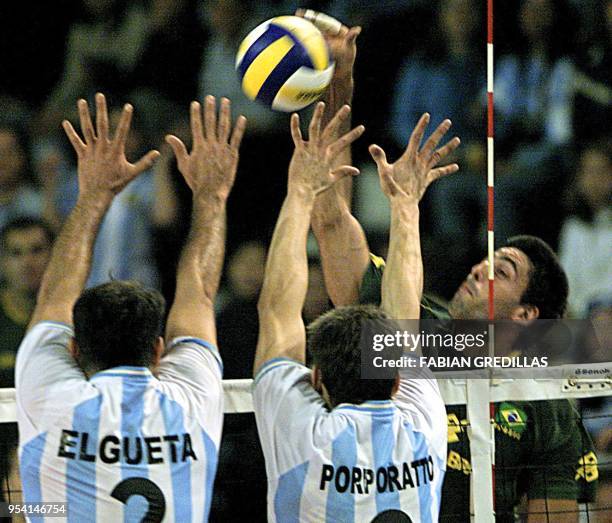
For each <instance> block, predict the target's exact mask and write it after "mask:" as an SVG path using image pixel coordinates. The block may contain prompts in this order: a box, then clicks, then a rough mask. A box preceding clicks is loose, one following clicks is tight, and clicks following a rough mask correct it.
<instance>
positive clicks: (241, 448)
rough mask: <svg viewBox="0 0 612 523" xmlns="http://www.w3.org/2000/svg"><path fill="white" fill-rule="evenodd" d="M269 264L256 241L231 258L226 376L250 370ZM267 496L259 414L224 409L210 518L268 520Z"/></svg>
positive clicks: (223, 326)
mask: <svg viewBox="0 0 612 523" xmlns="http://www.w3.org/2000/svg"><path fill="white" fill-rule="evenodd" d="M265 266H266V248H265V246H264V245H263V244H262V243H261V242H258V241H248V242H245V243H243V244H241V245H240V246H239V247H238V248H237V249H236V251H235V252H234V254H233V255H232V256H231V258H230V260H229V263H228V267H227V277H228V289H227V291H226V294H227V295H226V300H225V303H224V304H223V305H222V309H221V311H220V312H219V313H218V314H217V338H218V340H219V350H220V354H221V357H222V359H223V378H224V379H240V378H248V377H249V376H250V375H251V372H252V368H253V361H254V359H255V346H256V345H257V332H258V328H259V321H258V318H257V298H258V296H259V290H260V289H261V285H262V283H263V277H264V270H265ZM245 456H248V459H249V466H248V467H244V458H245ZM236 470H240V471H241V472H240V474H238V475H237V474H236ZM265 498H266V472H265V466H264V459H263V454H262V451H261V445H260V443H259V439H258V438H257V428H256V426H255V416H254V414H253V413H252V412H250V413H242V414H226V415H225V418H224V422H223V437H222V439H221V447H220V449H219V468H218V472H217V478H216V480H215V495H214V498H213V504H212V511H211V521H252V522H262V523H264V522H265V521H266V517H265V515H266V501H265Z"/></svg>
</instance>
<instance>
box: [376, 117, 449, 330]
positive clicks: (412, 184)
mask: <svg viewBox="0 0 612 523" xmlns="http://www.w3.org/2000/svg"><path fill="white" fill-rule="evenodd" d="M428 123H429V115H428V114H424V115H423V116H421V119H420V120H419V122H418V124H417V126H416V127H415V129H414V131H413V132H412V134H411V136H410V141H409V142H408V147H407V148H406V150H405V151H404V154H402V156H401V157H400V158H399V160H397V162H395V163H393V164H389V163H387V158H386V155H385V152H384V151H383V150H382V149H381V148H380V147H379V146H377V145H371V146H370V154H371V155H372V157H373V158H374V161H375V162H376V166H377V167H378V174H379V176H380V184H381V187H382V190H383V192H384V193H385V195H386V196H387V198H389V202H390V205H391V230H390V233H389V234H390V238H389V255H388V259H387V265H386V267H385V273H384V275H383V282H382V289H381V292H382V303H381V306H382V308H383V309H384V310H385V311H386V312H387V313H388V314H389V315H390V316H391V317H392V318H396V319H417V318H419V316H420V314H419V309H420V303H421V295H422V293H423V262H422V259H421V242H420V238H419V201H420V200H421V198H422V197H423V194H424V193H425V190H426V189H427V187H428V186H429V184H430V183H431V182H433V181H434V180H436V179H437V178H439V177H441V176H444V175H447V174H451V173H453V172H456V171H457V170H458V169H459V166H458V165H457V164H454V163H453V164H450V165H446V166H444V167H436V165H438V163H439V162H440V161H441V160H442V159H443V158H444V157H446V156H447V155H448V154H449V153H450V152H451V151H453V150H455V149H456V148H457V147H458V146H459V138H457V137H455V138H453V139H452V140H451V141H449V142H448V143H447V144H446V145H444V146H443V147H440V148H439V149H436V147H437V146H438V143H440V140H441V139H442V137H443V136H444V135H445V134H446V132H447V131H448V130H449V129H450V126H451V122H450V120H444V121H443V122H442V123H441V124H440V125H439V126H438V128H437V129H436V130H435V131H434V132H433V134H432V135H431V136H430V137H429V139H428V140H427V141H426V142H425V145H424V146H423V148H422V149H420V145H421V140H422V139H423V134H424V133H425V128H426V127H427V124H428ZM419 149H420V150H419Z"/></svg>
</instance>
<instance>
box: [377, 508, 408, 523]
mask: <svg viewBox="0 0 612 523" xmlns="http://www.w3.org/2000/svg"><path fill="white" fill-rule="evenodd" d="M371 523H412V520H411V519H410V517H409V516H408V514H406V513H405V512H402V511H401V510H385V511H384V512H381V513H380V514H378V516H376V517H375V518H374V519H373V520H372V521H371Z"/></svg>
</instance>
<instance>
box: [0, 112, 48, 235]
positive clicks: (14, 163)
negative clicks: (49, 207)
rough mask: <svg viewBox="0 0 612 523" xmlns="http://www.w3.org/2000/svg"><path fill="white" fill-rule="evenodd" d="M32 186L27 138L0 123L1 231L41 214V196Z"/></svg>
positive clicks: (7, 125)
mask: <svg viewBox="0 0 612 523" xmlns="http://www.w3.org/2000/svg"><path fill="white" fill-rule="evenodd" d="M32 182H33V177H32V173H31V171H30V162H29V156H28V146H27V139H26V134H25V133H24V132H22V131H21V130H20V129H18V128H17V127H16V126H14V125H9V124H1V123H0V227H2V226H4V225H5V224H6V223H8V222H9V221H10V220H11V219H13V218H16V217H18V216H40V215H41V214H42V211H43V198H42V194H41V193H40V191H38V190H37V189H36V188H35V187H34V185H33V183H32Z"/></svg>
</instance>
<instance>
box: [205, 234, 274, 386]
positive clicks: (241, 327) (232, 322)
mask: <svg viewBox="0 0 612 523" xmlns="http://www.w3.org/2000/svg"><path fill="white" fill-rule="evenodd" d="M265 267H266V248H265V247H264V245H263V244H262V243H260V242H258V241H249V242H246V243H243V244H242V245H240V246H239V247H238V249H237V250H236V252H234V254H233V255H232V257H231V258H230V261H229V264H228V268H227V276H228V284H229V285H228V287H229V289H228V290H229V296H227V297H226V302H225V304H224V305H223V307H222V309H221V311H220V312H219V314H218V315H217V332H218V337H219V347H220V351H221V357H222V358H223V377H224V378H225V379H239V378H248V377H250V375H251V373H252V369H253V361H254V358H255V346H256V345H257V332H258V327H259V323H258V320H257V298H258V297H259V290H260V289H261V284H262V283H263V276H264V270H265Z"/></svg>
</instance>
